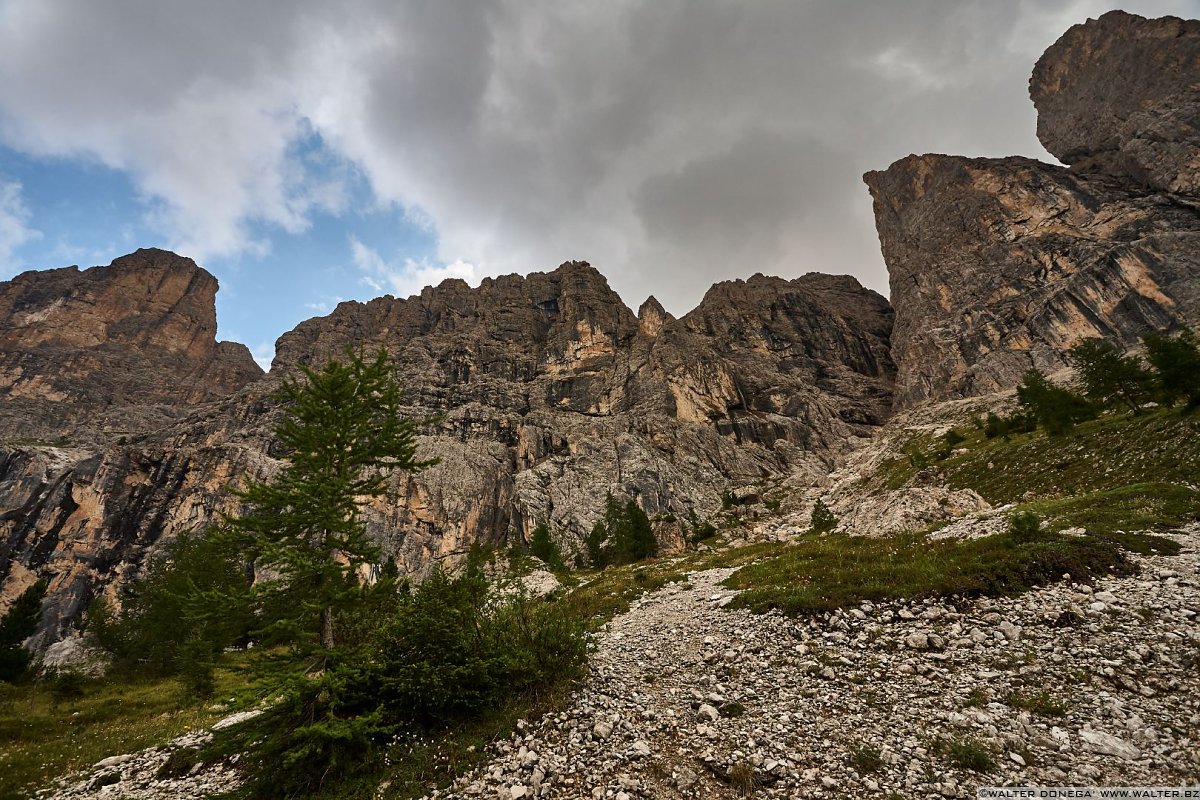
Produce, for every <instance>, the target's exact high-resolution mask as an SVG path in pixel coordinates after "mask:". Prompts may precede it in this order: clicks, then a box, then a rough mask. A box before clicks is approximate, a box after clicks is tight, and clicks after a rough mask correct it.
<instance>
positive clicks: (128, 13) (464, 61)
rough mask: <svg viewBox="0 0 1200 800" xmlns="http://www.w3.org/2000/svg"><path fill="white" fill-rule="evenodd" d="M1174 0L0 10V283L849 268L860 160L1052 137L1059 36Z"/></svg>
mask: <svg viewBox="0 0 1200 800" xmlns="http://www.w3.org/2000/svg"><path fill="white" fill-rule="evenodd" d="M1114 7H1121V8H1125V9H1126V10H1129V11H1133V12H1136V13H1140V14H1144V15H1146V16H1161V15H1163V14H1176V15H1179V16H1189V17H1196V16H1200V0H1190V1H1188V0H1145V1H1144V2H1138V1H1136V0H1129V2H1125V3H1117V4H1114V3H1112V2H1102V1H1101V0H1004V1H1003V2H1000V1H998V0H873V1H872V2H867V1H866V0H824V1H822V0H788V1H787V2H768V1H766V0H762V1H757V0H755V1H752V0H744V1H743V2H734V1H733V0H689V1H687V2H684V1H683V0H604V2H594V1H592V0H581V1H580V2H553V3H552V2H537V1H536V0H512V1H511V2H506V1H505V0H497V1H496V2H467V1H466V0H463V2H444V0H425V1H424V2H421V1H417V2H396V1H395V0H362V2H355V1H354V0H346V2H337V3H332V2H328V0H313V1H312V2H306V1H304V0H299V1H296V2H289V3H279V2H274V0H205V2H184V1H183V0H106V2H103V3H98V2H91V1H90V0H0V279H6V278H9V277H11V276H12V275H14V274H16V273H18V272H21V271H23V270H25V269H31V268H45V267H54V266H63V265H68V264H79V265H80V266H91V265H94V264H107V263H108V262H109V261H111V260H112V259H113V258H114V257H116V256H118V255H121V254H124V253H127V252H130V251H132V250H134V249H136V248H138V247H144V246H160V247H168V248H171V249H174V250H176V251H177V252H180V253H183V254H185V255H188V256H191V257H193V258H195V259H196V260H197V261H199V262H200V263H201V264H202V265H204V266H205V267H207V268H208V269H209V270H210V271H212V272H213V273H214V274H216V275H217V277H218V278H220V280H221V285H222V289H221V293H220V296H219V298H218V307H219V315H220V316H219V318H220V326H221V331H220V334H221V336H222V337H223V338H233V339H237V340H240V341H243V342H245V343H247V344H248V345H250V346H251V348H252V349H253V350H254V352H255V355H256V357H258V358H260V360H264V361H269V359H270V356H271V353H272V352H273V348H272V345H273V342H274V339H275V338H276V337H277V336H278V335H279V334H280V333H282V332H283V331H285V330H287V329H289V328H291V327H292V326H293V325H295V324H296V323H297V322H298V321H300V320H302V319H304V318H307V317H309V316H313V315H314V314H322V313H327V312H328V311H329V310H330V309H331V308H332V307H333V305H335V304H336V303H337V302H338V301H339V300H341V299H366V298H369V297H374V296H377V295H380V294H385V293H386V294H394V295H398V296H407V295H409V294H412V293H414V292H416V291H419V289H420V287H421V286H423V285H426V284H429V283H436V282H438V281H440V280H442V279H443V278H445V277H450V276H453V277H461V278H465V279H466V280H468V281H469V282H472V283H476V282H477V281H478V280H479V279H480V278H481V277H483V276H486V275H497V274H503V273H509V272H520V273H526V272H531V271H540V270H546V269H551V268H553V267H554V266H556V265H557V264H559V263H561V262H562V261H565V260H569V259H584V260H587V261H590V262H592V263H593V264H594V265H596V266H597V267H598V268H600V269H601V271H603V272H604V273H605V274H606V275H607V276H608V278H609V281H610V283H611V284H612V285H613V287H614V288H615V289H617V291H619V292H620V293H621V295H622V297H624V299H625V300H626V302H627V303H629V304H630V305H632V306H634V307H636V306H637V305H638V304H640V303H641V301H642V300H643V299H644V298H645V297H646V296H647V295H648V294H654V295H656V296H657V297H658V298H659V299H660V300H661V301H662V302H663V304H664V305H665V306H667V308H668V309H669V310H671V311H673V312H675V313H677V314H681V313H684V312H686V311H687V310H688V309H690V308H691V307H692V306H694V305H695V304H696V302H697V301H698V300H699V299H700V297H701V296H702V295H703V293H704V291H705V290H706V289H707V287H708V286H709V284H711V283H712V282H713V281H716V280H721V279H727V278H738V277H747V276H749V275H751V274H753V273H755V272H765V273H769V274H778V275H783V276H786V277H794V276H797V275H800V274H803V273H805V272H810V271H822V272H836V273H850V274H853V275H855V276H857V277H858V278H859V279H860V280H861V281H862V282H863V283H864V284H866V285H868V286H871V287H873V288H875V289H877V290H879V291H881V292H885V293H886V289H887V276H886V271H885V270H884V267H883V263H882V259H881V258H880V255H879V247H878V243H877V240H876V238H875V232H874V224H873V220H872V217H871V203H870V198H869V196H868V194H867V191H866V188H865V187H864V186H863V184H862V181H861V177H860V176H861V174H862V173H863V172H864V171H866V170H869V169H882V168H885V167H886V166H887V165H888V164H890V163H891V162H892V161H894V160H896V159H897V158H901V157H903V156H905V155H907V154H908V153H912V152H945V153H959V154H964V155H972V156H1003V155H1009V154H1023V155H1030V156H1034V157H1038V158H1042V159H1045V160H1050V157H1049V156H1048V155H1047V154H1046V153H1045V151H1044V150H1042V148H1041V146H1040V145H1039V144H1038V142H1037V140H1036V139H1035V137H1034V113H1033V107H1032V104H1031V103H1030V102H1029V100H1028V96H1027V90H1026V87H1027V81H1028V77H1029V72H1030V69H1031V68H1032V66H1033V63H1034V61H1035V60H1036V59H1037V57H1038V55H1040V53H1041V52H1042V50H1044V49H1045V48H1046V46H1048V45H1049V44H1051V43H1052V42H1053V41H1054V40H1055V39H1056V38H1057V37H1058V36H1059V34H1061V33H1062V31H1064V30H1065V29H1066V28H1067V27H1069V26H1070V25H1072V24H1074V23H1076V22H1082V21H1083V20H1085V19H1086V18H1087V17H1089V16H1098V15H1099V14H1101V13H1103V12H1104V11H1107V10H1109V9H1110V8H1114Z"/></svg>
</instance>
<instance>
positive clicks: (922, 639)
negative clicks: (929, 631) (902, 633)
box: [904, 633, 929, 650]
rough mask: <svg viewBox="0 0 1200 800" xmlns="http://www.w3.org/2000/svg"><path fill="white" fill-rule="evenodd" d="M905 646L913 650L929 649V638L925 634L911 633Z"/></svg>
mask: <svg viewBox="0 0 1200 800" xmlns="http://www.w3.org/2000/svg"><path fill="white" fill-rule="evenodd" d="M904 644H905V645H907V646H908V647H909V648H911V649H913V650H927V649H929V637H928V636H926V635H925V634H923V633H910V634H909V635H908V637H907V638H905V640H904Z"/></svg>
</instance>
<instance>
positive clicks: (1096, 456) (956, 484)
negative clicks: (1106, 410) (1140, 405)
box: [938, 409, 1200, 505]
mask: <svg viewBox="0 0 1200 800" xmlns="http://www.w3.org/2000/svg"><path fill="white" fill-rule="evenodd" d="M963 447H964V448H965V449H966V450H967V452H965V453H963V454H961V455H957V456H953V457H951V458H949V459H947V460H946V461H944V462H942V463H941V464H939V465H938V468H939V470H940V472H941V473H942V475H943V476H944V477H945V480H946V483H947V484H949V485H950V486H951V487H952V488H955V489H974V490H975V491H977V492H979V493H980V494H981V495H982V496H983V497H984V499H986V500H987V501H988V502H990V503H993V504H996V505H999V504H1003V503H1013V502H1022V501H1023V500H1026V499H1027V498H1029V497H1030V496H1032V497H1033V498H1035V499H1036V498H1062V497H1070V496H1076V495H1084V494H1090V493H1093V492H1101V491H1111V490H1114V489H1117V488H1119V487H1122V486H1125V485H1129V484H1148V483H1154V484H1158V485H1160V486H1162V485H1167V484H1176V485H1196V484H1197V482H1200V475H1198V474H1197V467H1196V465H1197V464H1200V415H1197V414H1181V413H1179V411H1172V410H1169V409H1159V410H1156V411H1149V412H1145V413H1143V414H1141V415H1139V416H1129V415H1127V414H1106V415H1104V416H1102V417H1100V418H1098V419H1094V420H1091V421H1090V422H1085V423H1082V424H1080V425H1077V426H1076V427H1075V429H1074V430H1073V431H1072V432H1071V433H1069V434H1067V435H1064V436H1050V435H1048V434H1046V433H1045V432H1043V431H1037V432H1034V433H1030V434H1018V435H1014V436H1013V437H1011V438H1010V439H1008V440H1005V439H1001V438H996V439H987V438H985V437H983V436H982V435H981V434H980V433H978V432H974V433H973V435H972V437H971V438H970V439H969V441H968V442H967V443H965V444H964V445H963Z"/></svg>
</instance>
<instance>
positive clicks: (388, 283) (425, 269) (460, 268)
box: [350, 236, 480, 297]
mask: <svg viewBox="0 0 1200 800" xmlns="http://www.w3.org/2000/svg"><path fill="white" fill-rule="evenodd" d="M350 254H351V260H352V261H353V262H354V265H355V266H356V267H358V268H359V270H361V271H362V273H363V274H362V277H361V280H362V282H363V283H364V284H365V285H367V286H370V287H371V288H372V289H373V290H374V291H376V292H388V293H389V294H393V295H396V296H397V297H409V296H410V295H414V294H420V292H421V289H423V288H424V287H426V286H436V285H437V284H439V283H441V282H442V281H444V280H446V279H447V278H458V279H459V280H464V281H466V282H467V283H475V282H476V281H478V280H479V277H480V275H479V271H478V270H477V269H476V267H475V265H473V264H469V263H467V262H465V261H461V260H456V261H452V262H451V263H449V264H444V265H437V264H430V263H428V262H426V261H415V260H413V259H411V258H405V259H403V261H402V262H401V263H399V264H392V263H390V262H388V261H387V260H386V259H384V258H383V256H381V255H380V254H379V252H378V251H377V250H375V249H374V248H371V247H368V246H367V245H365V244H363V243H362V242H361V241H359V240H358V239H357V238H356V237H354V236H351V237H350Z"/></svg>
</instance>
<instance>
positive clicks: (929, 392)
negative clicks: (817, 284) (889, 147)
mask: <svg viewBox="0 0 1200 800" xmlns="http://www.w3.org/2000/svg"><path fill="white" fill-rule="evenodd" d="M1198 55H1200V22H1196V21H1191V22H1185V21H1183V20H1179V19H1175V18H1170V17H1168V18H1164V19H1159V20H1146V19H1143V18H1142V17H1138V16H1134V15H1132V14H1126V13H1124V12H1120V11H1114V12H1111V13H1109V14H1105V15H1104V16H1103V17H1101V18H1100V19H1099V20H1089V21H1088V22H1087V23H1085V24H1083V25H1076V26H1075V27H1073V28H1071V29H1070V30H1069V31H1068V32H1067V33H1066V34H1064V35H1063V37H1062V38H1061V39H1059V41H1058V42H1057V43H1056V44H1055V45H1053V46H1052V47H1051V48H1050V49H1049V50H1047V51H1046V53H1045V55H1043V56H1042V58H1041V60H1040V61H1039V62H1038V64H1037V67H1036V68H1035V69H1034V72H1033V78H1032V79H1031V81H1030V93H1031V95H1032V97H1033V100H1034V103H1035V104H1036V105H1037V109H1038V136H1039V137H1040V138H1041V140H1042V142H1043V144H1045V146H1046V148H1047V149H1048V150H1050V151H1051V152H1052V153H1054V154H1055V155H1057V156H1058V157H1059V158H1061V159H1062V160H1063V161H1065V162H1067V163H1068V164H1071V165H1072V169H1070V170H1067V169H1063V168H1062V167H1058V166H1051V165H1048V164H1042V163H1040V162H1037V161H1033V160H1031V159H1027V158H1015V157H1014V158H1001V159H969V158H961V157H957V156H944V155H924V156H915V155H914V156H909V157H907V158H903V159H901V160H899V161H897V162H896V163H895V164H893V165H892V166H891V167H889V168H888V169H887V170H884V171H882V172H868V173H867V174H866V175H865V176H864V180H865V181H866V183H867V186H868V187H869V188H870V190H871V195H872V197H873V198H874V201H875V220H876V226H877V228H878V230H879V239H880V243H881V244H882V249H883V255H884V259H885V260H886V261H887V265H888V272H889V274H890V280H891V301H892V304H893V306H894V308H895V309H896V326H895V330H894V332H893V336H892V347H893V350H892V355H893V357H894V359H895V361H896V365H897V369H898V375H897V389H896V405H897V406H898V407H901V408H903V407H911V406H914V405H917V404H921V403H925V402H930V401H937V400H943V399H948V398H954V397H964V396H973V395H980V394H987V393H990V392H993V391H997V390H1004V389H1010V388H1012V387H1013V386H1015V385H1016V384H1017V383H1018V382H1019V381H1020V378H1021V374H1022V373H1023V372H1024V371H1025V370H1026V369H1028V368H1029V367H1037V368H1039V369H1042V370H1046V371H1053V370H1056V369H1059V368H1061V367H1064V366H1066V357H1065V353H1066V351H1067V350H1068V349H1069V348H1070V347H1072V346H1073V345H1075V344H1076V343H1078V342H1079V341H1080V340H1081V339H1084V338H1088V337H1103V338H1106V339H1109V340H1110V341H1112V342H1114V343H1115V344H1118V345H1123V346H1129V345H1134V344H1137V343H1138V341H1139V340H1140V338H1141V336H1142V335H1144V334H1145V333H1147V332H1150V331H1156V330H1164V329H1170V328H1172V327H1175V326H1177V325H1179V324H1181V323H1187V324H1193V325H1194V324H1196V322H1197V321H1198V320H1200V304H1198V301H1200V256H1198V255H1197V249H1196V246H1197V244H1198V243H1200V239H1198V238H1197V235H1198V234H1200V172H1197V170H1198V168H1200V89H1198V87H1200V58H1198Z"/></svg>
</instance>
